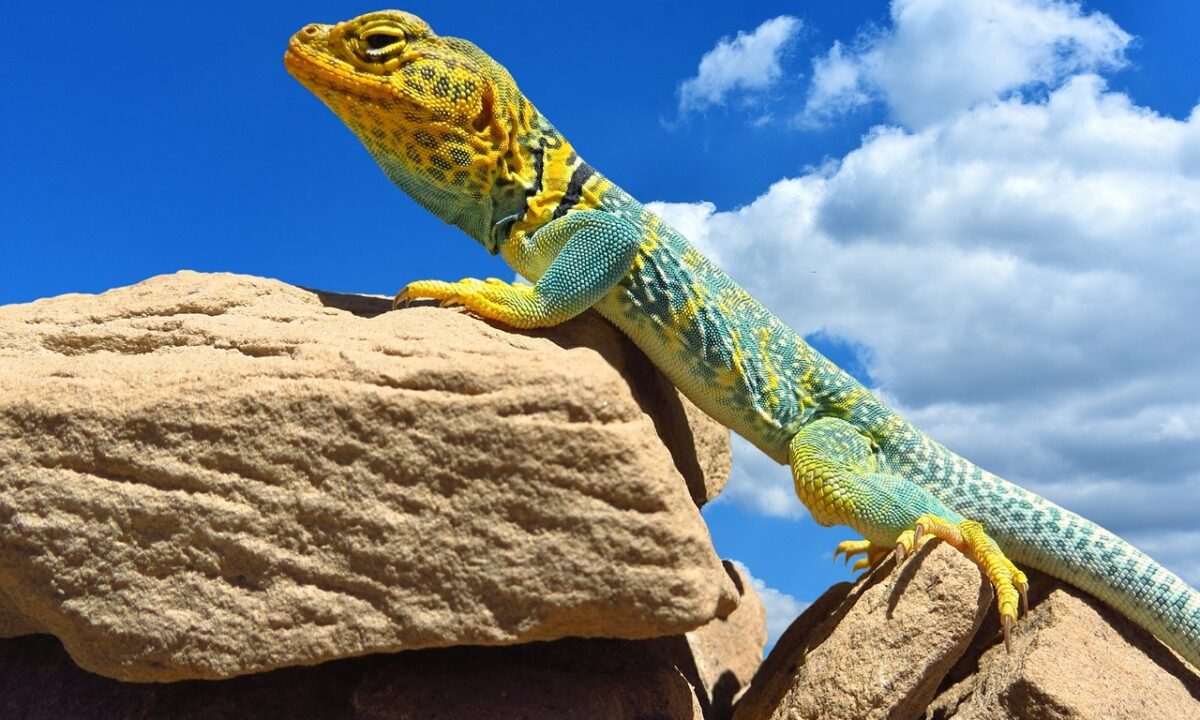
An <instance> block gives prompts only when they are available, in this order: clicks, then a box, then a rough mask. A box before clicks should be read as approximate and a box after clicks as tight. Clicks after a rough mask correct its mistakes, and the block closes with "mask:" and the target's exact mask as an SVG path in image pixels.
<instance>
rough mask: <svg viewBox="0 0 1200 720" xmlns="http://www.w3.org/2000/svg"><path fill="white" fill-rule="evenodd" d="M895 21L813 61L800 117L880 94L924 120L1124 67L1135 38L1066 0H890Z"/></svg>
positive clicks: (911, 117)
mask: <svg viewBox="0 0 1200 720" xmlns="http://www.w3.org/2000/svg"><path fill="white" fill-rule="evenodd" d="M891 20H892V25H893V27H892V28H890V29H887V30H883V31H875V32H873V33H868V34H865V35H864V36H862V37H861V38H860V39H859V40H858V42H857V43H856V44H855V46H854V48H853V49H852V50H850V51H847V50H846V48H845V47H844V46H843V45H841V44H840V43H834V45H833V47H832V49H831V50H830V51H829V53H828V54H826V55H824V56H822V57H818V58H815V59H814V60H813V82H812V86H811V89H810V94H809V97H808V102H807V104H806V107H805V112H804V115H803V119H804V120H805V121H808V122H813V121H819V120H821V119H823V118H827V117H829V116H830V115H832V114H836V113H838V112H842V111H845V110H847V109H849V108H852V107H855V106H857V105H861V104H863V103H865V102H867V101H869V100H870V99H871V98H873V97H879V98H881V99H882V100H884V101H885V102H886V103H887V105H888V107H889V108H890V109H891V111H892V112H893V114H894V116H895V118H896V119H897V120H899V121H900V122H901V123H903V124H904V125H906V126H908V127H924V126H926V125H928V124H930V123H932V122H936V121H939V120H943V119H945V118H947V117H950V116H951V115H953V114H954V113H957V112H959V111H962V110H966V109H967V108H969V107H971V106H972V105H974V104H976V103H980V102H988V101H990V100H994V99H996V98H1000V97H1003V96H1005V95H1006V94H1008V93H1011V92H1013V91H1017V90H1020V89H1022V88H1027V87H1031V86H1039V85H1044V86H1049V87H1057V86H1058V85H1059V84H1060V83H1061V82H1062V81H1063V80H1064V79H1066V78H1068V77H1071V76H1072V75H1075V74H1078V73H1082V72H1094V71H1097V70H1103V69H1107V68H1113V67H1119V66H1121V65H1123V64H1124V63H1125V56H1124V51H1125V49H1126V48H1127V47H1128V46H1129V44H1130V42H1131V41H1132V39H1133V38H1132V36H1130V35H1129V34H1128V33H1126V32H1125V31H1124V30H1122V29H1121V28H1120V27H1118V26H1117V24H1116V23H1114V22H1113V21H1112V19H1110V18H1109V17H1108V16H1106V15H1104V14H1103V13H1087V14H1085V13H1084V12H1083V10H1082V9H1081V7H1080V6H1079V4H1077V3H1071V2H1063V1H1062V0H893V2H892V6H891Z"/></svg>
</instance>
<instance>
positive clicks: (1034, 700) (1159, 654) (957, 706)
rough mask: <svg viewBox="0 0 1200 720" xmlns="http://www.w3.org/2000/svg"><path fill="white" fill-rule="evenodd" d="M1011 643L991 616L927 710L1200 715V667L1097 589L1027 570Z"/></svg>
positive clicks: (1169, 719) (967, 717)
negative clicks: (1000, 636)
mask: <svg viewBox="0 0 1200 720" xmlns="http://www.w3.org/2000/svg"><path fill="white" fill-rule="evenodd" d="M1029 575H1030V584H1031V588H1032V592H1031V597H1030V600H1031V603H1032V607H1031V609H1030V613H1029V616H1028V617H1026V618H1023V619H1022V621H1021V622H1020V623H1019V624H1018V625H1017V628H1016V631H1015V632H1014V633H1013V636H1012V640H1011V643H1010V644H1011V651H1010V652H1005V650H1004V647H1003V646H1002V645H997V644H996V643H995V642H994V637H995V635H994V633H995V629H996V620H995V617H994V615H989V617H988V620H987V621H986V622H985V623H984V626H983V629H982V630H981V631H980V633H979V636H978V637H977V638H976V640H975V642H974V643H972V645H971V648H970V649H969V650H968V651H967V653H966V654H965V655H964V656H963V658H962V660H960V661H959V662H958V664H957V665H956V666H955V667H954V669H952V670H951V671H950V673H949V675H948V677H947V680H946V682H945V683H944V684H943V689H942V691H941V692H940V693H939V695H938V697H937V699H936V700H934V702H933V703H932V704H931V705H930V707H929V710H928V714H927V717H929V718H938V719H941V720H949V719H950V718H954V719H956V720H983V719H985V718H1018V719H1021V720H1024V719H1028V720H1040V719H1041V718H1055V719H1058V720H1076V719H1078V720H1084V719H1095V720H1101V719H1103V720H1115V719H1121V718H1139V719H1140V720H1155V719H1161V720H1176V719H1178V718H1200V674H1198V673H1197V671H1196V670H1195V669H1193V668H1191V667H1189V666H1188V665H1187V664H1186V663H1184V662H1183V661H1182V660H1181V659H1180V658H1179V657H1178V656H1176V655H1175V654H1174V653H1172V652H1171V651H1170V650H1169V649H1167V648H1166V646H1164V645H1163V644H1162V643H1160V642H1159V641H1158V640H1155V639H1154V638H1153V637H1152V636H1150V634H1149V633H1147V632H1146V631H1144V630H1142V629H1141V628H1139V627H1137V626H1136V625H1134V624H1133V623H1131V622H1130V621H1129V620H1127V619H1125V618H1124V617H1123V616H1122V615H1120V614H1119V613H1117V612H1115V611H1113V610H1112V609H1110V608H1108V607H1107V606H1105V605H1104V604H1102V603H1100V602H1099V601H1097V600H1095V599H1093V598H1092V597H1090V596H1088V595H1085V594H1083V593H1082V592H1080V591H1079V590H1076V589H1074V588H1072V587H1070V586H1068V585H1064V584H1063V583H1060V582H1058V581H1057V580H1054V579H1053V578H1050V577H1048V576H1046V575H1042V574H1041V573H1037V572H1030V573H1029Z"/></svg>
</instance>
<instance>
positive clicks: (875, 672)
mask: <svg viewBox="0 0 1200 720" xmlns="http://www.w3.org/2000/svg"><path fill="white" fill-rule="evenodd" d="M889 571H890V572H889ZM991 599H992V591H991V587H990V586H989V585H988V584H987V583H986V581H985V580H984V579H983V577H982V576H981V575H980V573H979V569H978V568H977V567H976V566H975V565H974V564H973V563H971V562H970V561H969V560H967V559H966V558H964V557H963V556H962V555H961V554H959V553H958V552H957V551H955V550H954V549H952V548H950V547H948V546H945V545H941V544H932V543H931V544H930V545H927V546H926V547H924V548H922V549H921V550H920V551H919V552H918V553H917V554H916V555H915V556H914V557H912V558H910V559H909V560H908V561H907V562H906V563H904V564H903V565H901V567H900V568H899V570H893V569H892V561H891V560H888V561H886V562H885V563H884V565H883V566H881V567H880V568H878V569H876V570H875V571H873V572H872V573H871V575H870V576H869V577H867V578H866V579H865V580H864V581H862V582H860V583H859V584H857V585H851V584H849V583H842V584H840V585H837V586H835V587H834V588H833V589H831V590H830V591H828V592H827V593H826V594H825V595H823V596H822V597H821V598H820V599H819V600H818V601H817V602H815V603H813V605H812V606H811V607H810V608H808V609H807V610H806V611H805V612H804V614H803V615H801V616H800V617H799V618H798V619H797V620H796V622H795V623H793V624H792V626H791V627H790V628H788V630H787V632H785V633H784V634H783V636H782V637H781V638H780V639H779V642H778V643H777V644H776V645H775V648H774V649H773V650H772V651H771V654H770V656H769V657H768V658H767V659H766V661H765V662H764V663H763V665H762V667H761V668H760V669H759V672H758V675H757V677H756V678H755V680H754V684H753V685H751V686H750V689H749V691H747V693H746V695H745V696H744V697H743V698H742V700H741V701H740V702H739V703H738V705H737V708H736V710H735V712H734V720H767V719H768V718H771V719H772V720H775V719H780V720H782V719H783V718H787V720H798V719H800V718H822V719H823V720H837V719H838V718H847V719H848V720H868V719H869V718H896V719H900V718H915V717H919V716H920V715H921V713H922V712H923V711H924V709H925V707H926V705H928V704H929V701H930V700H931V699H932V698H933V696H934V693H935V692H936V691H937V688H938V684H939V683H940V682H941V680H942V678H943V677H945V675H946V673H947V672H948V671H949V670H950V668H951V667H952V666H953V665H954V664H955V662H956V661H957V660H958V659H959V658H960V657H961V656H962V655H963V653H964V651H965V650H966V649H967V646H968V645H969V644H970V642H971V639H972V637H974V634H975V631H976V630H977V629H978V628H979V625H980V623H981V621H982V620H983V616H984V613H985V612H987V610H988V609H989V608H990V604H991Z"/></svg>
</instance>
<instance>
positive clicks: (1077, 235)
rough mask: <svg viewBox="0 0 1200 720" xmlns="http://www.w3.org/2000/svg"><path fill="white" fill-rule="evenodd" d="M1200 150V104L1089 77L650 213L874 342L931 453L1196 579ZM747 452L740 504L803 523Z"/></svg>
mask: <svg viewBox="0 0 1200 720" xmlns="http://www.w3.org/2000/svg"><path fill="white" fill-rule="evenodd" d="M918 5H920V3H916V2H897V6H898V7H900V9H901V10H904V9H906V8H911V7H915V6H918ZM1054 8H1056V9H1057V10H1058V11H1059V12H1061V13H1064V14H1062V15H1061V17H1062V18H1063V20H1064V21H1066V22H1068V25H1069V26H1070V25H1071V23H1077V22H1084V21H1085V20H1087V19H1088V18H1091V17H1092V16H1084V15H1082V14H1081V13H1080V12H1079V10H1078V8H1076V7H1074V6H1060V5H1055V6H1054ZM894 14H895V15H896V17H897V18H903V17H905V15H904V13H902V12H901V13H894ZM1088 22H1094V19H1093V20H1090V21H1088ZM897 32H898V31H897ZM1110 34H1111V33H1110ZM1043 37H1044V38H1048V39H1047V40H1046V42H1048V43H1051V45H1053V43H1054V41H1053V38H1056V37H1058V35H1056V34H1054V33H1051V32H1049V31H1046V32H1044V33H1043ZM952 45H954V46H956V45H957V41H956V40H955V41H952ZM929 52H931V53H933V54H934V55H938V56H941V57H948V56H947V53H949V52H950V51H949V50H947V49H946V48H939V47H936V46H935V47H932V48H930V49H929ZM947 62H948V63H951V64H952V62H953V58H949V59H948V60H947ZM1073 67H1074V65H1073ZM1198 148H1200V107H1198V108H1197V109H1196V110H1195V111H1193V112H1192V113H1191V115H1190V117H1188V118H1187V119H1184V120H1178V119H1173V118H1170V117H1165V116H1162V115H1159V114H1157V113H1155V112H1153V111H1152V110H1150V109H1148V108H1145V107H1139V106H1137V105H1136V104H1134V103H1133V102H1132V101H1131V100H1130V99H1129V98H1128V97H1127V96H1125V95H1124V94H1121V93H1118V92H1113V91H1111V90H1109V89H1108V88H1107V87H1106V86H1105V83H1104V81H1103V80H1102V79H1101V78H1100V77H1098V76H1096V75H1093V74H1089V73H1082V74H1078V75H1076V76H1074V77H1071V78H1069V79H1066V80H1065V81H1064V82H1063V83H1062V84H1061V86H1059V87H1058V88H1057V89H1055V90H1053V91H1050V92H1049V93H1048V94H1047V95H1045V96H1043V97H1040V98H1030V97H1020V96H1011V97H1008V98H1006V99H996V100H992V101H990V102H986V103H975V104H973V105H970V107H960V108H959V109H958V110H957V111H956V112H954V113H953V114H952V115H951V116H949V117H947V118H945V119H944V120H942V121H939V122H935V123H932V124H927V125H925V126H923V127H921V128H919V129H903V128H897V127H879V128H876V129H874V130H873V131H871V132H870V133H869V134H868V135H867V136H866V137H865V138H864V140H863V142H862V144H861V146H860V147H858V148H857V149H855V150H854V151H852V152H851V153H849V154H848V155H846V156H845V157H844V158H842V159H841V160H840V162H837V163H835V164H833V165H830V166H829V167H826V168H823V169H821V170H819V171H814V172H810V173H808V174H805V175H802V176H799V177H794V178H787V179H783V180H780V181H778V182H776V183H775V184H774V185H772V186H771V187H770V188H769V189H768V190H767V191H766V192H765V193H763V194H762V195H761V196H760V197H759V198H758V199H756V200H755V201H754V202H753V203H751V204H749V205H747V206H745V207H741V208H737V209H734V210H727V211H722V210H719V209H718V208H716V207H715V206H713V205H712V204H710V203H695V204H666V203H658V204H655V205H654V208H655V210H656V211H658V212H659V213H660V214H661V215H662V216H663V217H665V218H666V219H667V220H668V222H672V223H673V224H677V225H678V226H679V227H680V228H681V229H682V230H683V231H684V232H685V233H686V234H688V236H689V237H691V238H693V239H694V240H695V241H696V242H698V243H699V244H700V245H701V246H702V247H704V248H705V249H707V250H708V251H710V252H712V253H713V255H715V256H716V258H717V259H718V261H719V262H720V263H721V264H722V265H723V266H724V267H725V268H726V270H728V271H729V272H730V274H731V275H732V276H733V277H734V278H735V279H737V280H738V281H739V282H741V283H742V284H743V285H745V286H746V287H747V289H748V290H750V292H752V293H753V294H754V295H756V296H757V297H758V298H759V299H760V300H762V301H763V302H764V303H765V304H766V305H767V306H768V307H770V308H772V309H773V310H775V311H776V312H777V313H778V314H779V315H780V316H781V317H782V318H783V319H784V320H785V321H786V322H788V324H790V325H791V326H792V327H793V328H795V329H796V330H797V331H799V332H801V333H802V334H805V335H811V334H814V333H817V332H824V333H827V334H830V335H834V336H836V337H839V338H842V339H844V340H845V341H847V342H849V343H850V344H851V345H854V346H862V347H864V348H866V350H867V352H866V353H865V354H864V358H863V361H864V363H865V364H866V366H867V369H868V371H869V373H870V375H871V377H872V378H873V379H874V380H875V381H876V383H877V388H876V390H877V391H878V392H879V393H880V394H882V395H883V396H884V397H885V398H886V399H887V400H888V401H889V402H891V403H892V404H893V405H895V406H896V407H898V408H899V409H900V410H901V411H902V412H904V413H905V414H906V415H907V416H908V417H909V418H910V419H912V420H913V421H914V422H916V423H917V424H918V425H919V426H921V427H923V428H924V429H926V430H927V431H929V432H930V433H931V434H932V435H933V436H934V437H937V438H938V439H940V440H942V441H943V442H945V443H946V444H947V445H949V446H950V447H951V448H953V449H955V450H957V451H959V452H960V453H962V454H963V455H965V456H966V457H968V458H971V459H972V460H975V461H976V462H978V463H979V464H981V465H982V466H984V467H986V468H988V469H989V470H992V471H994V472H997V473H999V474H1000V475H1002V476H1004V477H1007V478H1008V479H1010V480H1012V481H1014V482H1018V483H1019V484H1021V485H1024V486H1026V487H1029V488H1030V489H1033V490H1035V491H1037V492H1040V493H1042V494H1044V495H1047V496H1048V497H1050V498H1051V499H1054V500H1056V501H1058V502H1061V503H1063V504H1064V505H1067V506H1068V507H1072V508H1073V509H1076V510H1079V511H1081V512H1083V513H1084V514H1085V515H1087V516H1089V517H1091V518H1092V519H1094V520H1097V521H1098V522H1100V523H1101V524H1103V525H1105V526H1106V527H1108V528H1109V529H1111V530H1113V531H1115V532H1118V533H1120V534H1123V535H1126V536H1128V537H1130V539H1133V540H1135V541H1138V542H1140V543H1141V544H1142V546H1143V547H1145V548H1146V549H1147V550H1149V551H1151V552H1152V553H1154V554H1155V555H1156V557H1159V558H1160V559H1161V560H1163V561H1164V562H1166V563H1167V564H1168V565H1169V566H1171V567H1172V568H1173V569H1175V570H1176V571H1177V572H1179V573H1180V574H1182V575H1183V576H1184V577H1185V578H1187V579H1188V580H1189V581H1190V582H1192V583H1193V584H1200V566H1198V565H1197V564H1196V562H1195V560H1194V558H1193V557H1190V556H1192V555H1193V554H1194V553H1193V552H1192V548H1193V547H1194V544H1190V543H1184V544H1179V543H1175V542H1172V541H1170V540H1169V538H1184V537H1191V536H1192V535H1194V534H1195V533H1196V529H1197V520H1196V518H1195V514H1194V509H1195V508H1197V507H1200V372H1197V360H1196V358H1198V357H1200V323H1197V322H1196V316H1195V312H1196V309H1197V308H1200V151H1198ZM814 270H815V271H816V272H814ZM738 450H739V452H738V455H737V456H736V460H735V468H736V472H735V475H734V478H733V479H732V481H731V484H730V487H729V492H730V494H731V497H732V498H733V499H734V500H735V501H737V502H739V503H740V504H742V505H744V506H746V507H749V508H751V509H753V510H755V511H758V512H763V513H766V514H775V515H780V514H782V515H787V514H789V511H788V510H787V509H786V507H787V505H786V503H785V501H783V500H782V499H781V494H782V492H783V488H784V487H785V484H786V483H787V480H786V472H785V471H783V470H780V469H778V468H776V467H774V466H773V464H772V463H769V462H765V463H764V462H760V461H757V460H747V459H743V457H742V456H744V455H746V454H747V452H750V453H753V451H752V450H747V448H746V446H744V445H739V446H738Z"/></svg>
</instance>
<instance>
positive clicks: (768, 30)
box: [679, 15, 801, 115]
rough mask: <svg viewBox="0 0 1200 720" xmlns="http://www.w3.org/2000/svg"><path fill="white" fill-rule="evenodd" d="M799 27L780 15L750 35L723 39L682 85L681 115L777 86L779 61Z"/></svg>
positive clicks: (789, 18)
mask: <svg viewBox="0 0 1200 720" xmlns="http://www.w3.org/2000/svg"><path fill="white" fill-rule="evenodd" d="M800 27H801V22H800V20H798V19H797V18H794V17H791V16H789V15H780V16H779V17H776V18H771V19H770V20H767V21H766V22H764V23H763V24H761V25H759V26H758V27H757V28H755V29H754V32H752V33H750V34H746V33H744V32H739V33H738V34H737V37H735V38H733V39H729V38H722V39H721V40H720V41H719V42H717V45H716V47H714V48H713V49H712V50H709V51H708V52H707V53H705V54H704V57H702V58H701V59H700V68H699V70H698V71H697V73H696V76H695V77H693V78H688V79H687V80H684V81H683V83H681V84H680V86H679V113H680V115H684V114H686V113H689V112H696V111H700V110H704V109H705V108H708V107H711V106H713V105H722V104H724V103H725V101H726V99H727V98H728V97H729V96H730V95H731V94H733V93H735V92H760V91H762V90H765V89H767V88H769V87H770V86H771V85H774V84H775V83H776V82H778V80H779V79H780V77H781V76H782V74H783V70H782V69H781V68H780V65H779V61H780V57H781V56H782V54H783V51H784V49H785V47H786V46H787V43H788V41H790V40H791V39H793V38H794V37H795V36H796V34H797V33H798V32H799V31H800Z"/></svg>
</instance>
